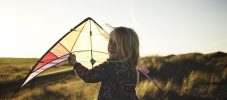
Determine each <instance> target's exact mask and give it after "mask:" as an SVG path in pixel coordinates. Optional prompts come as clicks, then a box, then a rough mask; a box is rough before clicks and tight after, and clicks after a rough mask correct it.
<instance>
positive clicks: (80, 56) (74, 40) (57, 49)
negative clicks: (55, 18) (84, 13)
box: [20, 17, 109, 88]
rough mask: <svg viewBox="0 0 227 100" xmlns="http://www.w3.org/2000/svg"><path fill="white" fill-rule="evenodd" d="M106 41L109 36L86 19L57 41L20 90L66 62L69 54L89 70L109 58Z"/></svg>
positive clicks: (90, 20)
mask: <svg viewBox="0 0 227 100" xmlns="http://www.w3.org/2000/svg"><path fill="white" fill-rule="evenodd" d="M108 40H109V34H108V33H107V32H106V31H105V30H104V29H103V28H102V27H101V26H100V25H99V24H97V23H96V22H95V21H94V20H93V19H92V18H90V17H88V18H86V19H85V20H84V21H82V22H81V23H80V24H78V25H77V26H75V27H74V28H73V29H71V30H70V31H69V32H68V33H66V34H65V35H64V36H63V37H62V38H61V39H60V40H58V41H57V42H56V43H55V44H54V45H53V46H52V47H51V48H50V49H49V50H48V51H47V52H46V53H45V54H44V55H43V56H42V57H41V58H40V59H39V60H38V61H37V63H36V64H35V65H34V66H33V68H32V70H30V72H29V73H28V75H27V76H26V78H25V80H24V82H23V84H22V85H21V86H20V88H21V87H23V86H24V85H25V84H27V83H28V82H29V81H31V80H32V79H33V78H35V77H36V76H38V75H39V74H41V73H42V72H43V71H45V70H47V69H48V68H50V67H52V66H54V65H56V64H59V63H61V62H64V61H67V60H68V58H69V53H73V54H75V55H76V56H77V60H78V61H79V62H81V63H82V64H83V65H85V66H86V67H87V68H89V69H91V68H92V67H93V66H95V65H98V64H100V63H102V62H103V61H105V60H106V59H107V58H108V57H109V55H108V51H107V45H108Z"/></svg>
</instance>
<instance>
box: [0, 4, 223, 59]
mask: <svg viewBox="0 0 227 100" xmlns="http://www.w3.org/2000/svg"><path fill="white" fill-rule="evenodd" d="M87 17H92V18H93V19H94V20H95V21H96V22H98V23H99V24H100V25H101V26H102V27H103V28H104V29H106V30H107V31H108V32H110V31H111V29H110V28H108V27H107V26H106V25H105V24H107V23H108V24H110V25H112V26H114V27H117V26H126V27H130V28H133V29H134V30H135V31H136V32H137V34H138V36H139V39H140V54H141V56H148V55H162V56H164V55H169V54H183V53H191V52H200V53H211V52H216V51H223V52H227V1H226V0H0V57H36V58H39V57H41V56H42V55H43V54H44V53H45V52H46V51H47V50H48V49H49V48H50V47H51V46H52V45H53V44H54V43H55V42H56V41H57V40H58V39H60V38H61V37H62V36H63V35H64V34H66V33H67V32H68V31H69V30H70V29H71V28H73V27H74V26H76V25H77V24H79V23H80V22H81V21H82V20H84V19H85V18H87Z"/></svg>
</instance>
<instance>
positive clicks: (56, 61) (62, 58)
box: [21, 55, 69, 87]
mask: <svg viewBox="0 0 227 100" xmlns="http://www.w3.org/2000/svg"><path fill="white" fill-rule="evenodd" d="M68 57H69V55H65V56H62V57H60V58H58V59H56V60H54V61H52V62H50V63H48V64H46V65H45V66H43V67H42V68H40V69H38V70H37V71H35V72H33V73H31V74H30V75H29V77H28V78H27V79H26V81H25V82H24V83H23V85H22V86H21V87H23V86H24V85H25V84H26V83H27V82H29V81H30V80H31V79H32V78H34V77H36V76H37V75H39V74H40V73H41V72H43V71H45V70H46V69H48V68H50V67H52V66H54V65H55V64H58V63H60V62H63V61H65V60H67V59H68Z"/></svg>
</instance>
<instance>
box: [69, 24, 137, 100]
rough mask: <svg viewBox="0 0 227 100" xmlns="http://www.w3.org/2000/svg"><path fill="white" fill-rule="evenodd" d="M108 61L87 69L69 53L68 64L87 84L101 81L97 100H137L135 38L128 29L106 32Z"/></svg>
mask: <svg viewBox="0 0 227 100" xmlns="http://www.w3.org/2000/svg"><path fill="white" fill-rule="evenodd" d="M108 51H109V59H107V61H105V62H103V63H102V64H100V65H98V66H95V67H94V68H92V69H90V70H89V69H87V68H86V67H84V66H83V65H81V64H80V63H79V62H77V61H76V56H75V55H72V54H70V59H69V61H68V62H69V64H71V65H73V66H74V70H76V73H77V74H78V75H79V77H80V78H81V79H83V80H84V81H85V82H87V83H96V82H101V87H100V90H99V95H98V100H138V98H137V96H136V91H135V87H136V84H137V82H138V77H139V76H138V72H137V70H136V66H137V63H138V58H139V39H138V36H137V34H136V32H135V31H134V30H133V29H131V28H126V27H117V28H114V30H113V31H112V32H111V33H110V39H109V44H108Z"/></svg>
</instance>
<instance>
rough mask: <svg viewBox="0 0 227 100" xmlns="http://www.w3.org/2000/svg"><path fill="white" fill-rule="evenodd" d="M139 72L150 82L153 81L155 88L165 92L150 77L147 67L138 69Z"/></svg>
mask: <svg viewBox="0 0 227 100" xmlns="http://www.w3.org/2000/svg"><path fill="white" fill-rule="evenodd" d="M137 70H138V71H139V72H141V73H142V74H143V75H144V76H146V77H147V78H148V79H149V80H151V81H152V82H153V83H154V85H155V86H157V87H158V89H159V90H160V91H161V92H163V90H162V89H161V88H160V87H159V86H158V85H157V83H156V82H155V81H154V80H153V79H152V78H151V77H150V76H149V75H148V73H149V72H150V71H149V70H148V69H147V68H145V67H137Z"/></svg>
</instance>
